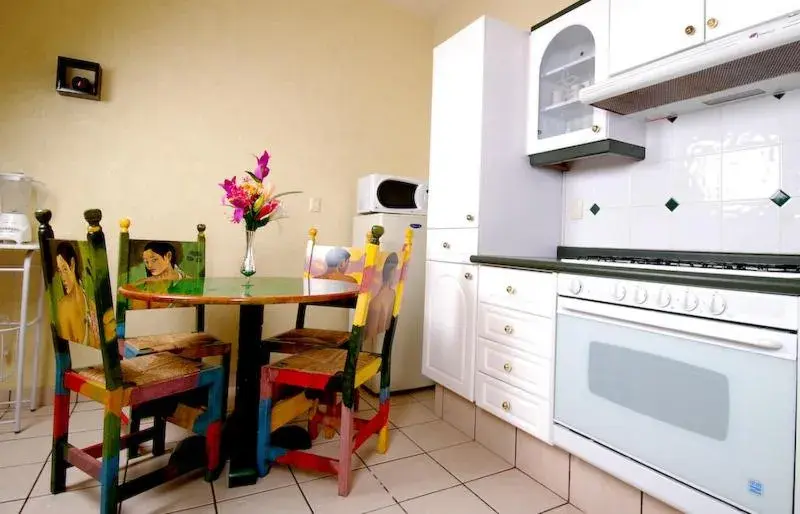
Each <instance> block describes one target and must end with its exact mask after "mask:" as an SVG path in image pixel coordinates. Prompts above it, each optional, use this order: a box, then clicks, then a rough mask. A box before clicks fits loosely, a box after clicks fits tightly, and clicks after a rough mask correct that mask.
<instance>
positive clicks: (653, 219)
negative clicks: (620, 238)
mask: <svg viewBox="0 0 800 514" xmlns="http://www.w3.org/2000/svg"><path fill="white" fill-rule="evenodd" d="M679 208H680V207H679ZM671 216H672V213H671V212H669V210H668V209H667V208H666V207H664V206H663V205H655V206H644V207H631V210H630V223H631V242H630V246H631V247H632V248H644V249H648V250H664V249H666V248H669V241H670V236H669V231H670V220H671Z"/></svg>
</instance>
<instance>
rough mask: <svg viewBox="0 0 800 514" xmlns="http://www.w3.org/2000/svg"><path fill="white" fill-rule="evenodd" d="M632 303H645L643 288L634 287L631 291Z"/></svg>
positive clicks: (645, 290) (645, 293)
mask: <svg viewBox="0 0 800 514" xmlns="http://www.w3.org/2000/svg"><path fill="white" fill-rule="evenodd" d="M633 301H634V302H636V303H638V304H639V305H641V304H643V303H644V302H646V301H647V289H645V288H643V287H639V286H636V289H634V290H633Z"/></svg>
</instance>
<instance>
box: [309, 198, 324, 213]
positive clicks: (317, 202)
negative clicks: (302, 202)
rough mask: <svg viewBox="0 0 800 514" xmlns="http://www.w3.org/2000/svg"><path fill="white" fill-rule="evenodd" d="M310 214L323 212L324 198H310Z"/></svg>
mask: <svg viewBox="0 0 800 514" xmlns="http://www.w3.org/2000/svg"><path fill="white" fill-rule="evenodd" d="M308 212H322V198H309V199H308Z"/></svg>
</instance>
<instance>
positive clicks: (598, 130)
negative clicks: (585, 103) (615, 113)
mask: <svg viewBox="0 0 800 514" xmlns="http://www.w3.org/2000/svg"><path fill="white" fill-rule="evenodd" d="M592 132H594V133H595V134H599V133H600V125H592Z"/></svg>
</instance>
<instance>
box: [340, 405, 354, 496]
mask: <svg viewBox="0 0 800 514" xmlns="http://www.w3.org/2000/svg"><path fill="white" fill-rule="evenodd" d="M339 405H341V404H339ZM340 408H341V413H342V414H341V426H340V428H339V430H340V432H339V436H340V439H341V440H340V441H339V473H338V478H339V496H347V495H348V494H350V476H351V474H352V472H351V470H350V468H351V465H350V463H351V461H352V458H353V411H352V410H350V409H349V408H348V407H344V406H342V407H340Z"/></svg>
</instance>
